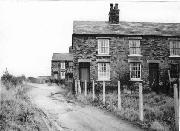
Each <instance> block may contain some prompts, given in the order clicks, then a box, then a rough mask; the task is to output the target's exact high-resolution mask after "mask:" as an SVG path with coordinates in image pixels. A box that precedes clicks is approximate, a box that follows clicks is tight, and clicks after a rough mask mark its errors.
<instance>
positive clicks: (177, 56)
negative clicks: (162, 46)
mask: <svg viewBox="0 0 180 131" xmlns="http://www.w3.org/2000/svg"><path fill="white" fill-rule="evenodd" d="M169 57H170V58H180V55H170V56H169Z"/></svg>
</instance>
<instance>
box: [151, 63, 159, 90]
mask: <svg viewBox="0 0 180 131" xmlns="http://www.w3.org/2000/svg"><path fill="white" fill-rule="evenodd" d="M149 85H150V88H151V89H152V90H154V91H158V88H159V64H158V63H149Z"/></svg>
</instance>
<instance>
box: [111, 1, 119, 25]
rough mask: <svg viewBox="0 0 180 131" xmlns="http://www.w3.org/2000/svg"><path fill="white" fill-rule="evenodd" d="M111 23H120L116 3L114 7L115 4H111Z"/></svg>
mask: <svg viewBox="0 0 180 131" xmlns="http://www.w3.org/2000/svg"><path fill="white" fill-rule="evenodd" d="M109 23H111V24H118V23H119V9H118V4H117V3H116V4H115V6H114V7H113V4H112V3H111V4H110V11H109Z"/></svg>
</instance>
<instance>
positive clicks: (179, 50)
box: [170, 40, 180, 56]
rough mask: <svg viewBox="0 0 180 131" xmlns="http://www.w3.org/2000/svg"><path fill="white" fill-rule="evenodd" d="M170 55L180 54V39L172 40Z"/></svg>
mask: <svg viewBox="0 0 180 131" xmlns="http://www.w3.org/2000/svg"><path fill="white" fill-rule="evenodd" d="M170 56H180V41H175V40H174V41H170Z"/></svg>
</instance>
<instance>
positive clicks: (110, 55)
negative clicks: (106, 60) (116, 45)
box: [96, 54, 111, 57]
mask: <svg viewBox="0 0 180 131" xmlns="http://www.w3.org/2000/svg"><path fill="white" fill-rule="evenodd" d="M96 56H108V57H110V56H111V55H109V54H97V55H96Z"/></svg>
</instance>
